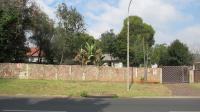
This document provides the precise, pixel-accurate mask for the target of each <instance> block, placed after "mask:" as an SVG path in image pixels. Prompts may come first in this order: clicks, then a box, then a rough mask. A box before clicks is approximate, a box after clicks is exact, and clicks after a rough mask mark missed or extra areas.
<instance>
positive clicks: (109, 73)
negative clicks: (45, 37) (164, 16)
mask: <svg viewBox="0 0 200 112" xmlns="http://www.w3.org/2000/svg"><path fill="white" fill-rule="evenodd" d="M144 71H145V68H132V67H130V77H129V78H130V81H133V82H140V81H141V78H143V77H144ZM147 72H148V75H147V81H148V82H160V75H161V68H154V69H153V68H148V69H147ZM0 78H18V79H41V80H87V81H93V80H98V81H106V82H126V79H127V69H126V68H112V67H95V66H85V67H81V66H79V65H73V66H71V65H41V64H14V63H1V64H0Z"/></svg>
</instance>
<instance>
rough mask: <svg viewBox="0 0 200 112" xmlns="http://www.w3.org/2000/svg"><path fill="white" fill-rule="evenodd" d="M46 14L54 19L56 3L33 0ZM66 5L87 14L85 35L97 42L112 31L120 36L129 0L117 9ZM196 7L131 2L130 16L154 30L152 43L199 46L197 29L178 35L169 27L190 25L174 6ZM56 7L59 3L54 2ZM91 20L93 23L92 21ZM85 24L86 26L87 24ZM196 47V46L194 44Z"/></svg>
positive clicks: (167, 1) (165, 0)
mask: <svg viewBox="0 0 200 112" xmlns="http://www.w3.org/2000/svg"><path fill="white" fill-rule="evenodd" d="M35 1H36V2H37V3H38V4H39V5H40V6H41V8H42V10H43V11H44V12H45V13H47V14H48V15H49V16H50V18H52V19H54V20H55V19H56V15H55V11H56V8H55V7H50V6H49V5H50V4H52V3H54V2H55V1H57V0H35ZM63 1H64V2H65V3H68V5H73V6H75V7H76V6H78V5H81V7H83V8H84V9H86V12H84V13H83V15H84V16H85V18H86V19H88V18H89V19H90V20H89V22H90V23H91V24H89V26H88V28H87V32H88V33H89V34H91V35H93V36H95V37H96V38H98V37H100V34H101V33H103V32H105V31H107V30H109V29H114V30H115V33H119V32H120V30H121V28H122V26H123V20H124V18H125V17H127V10H128V9H127V7H128V3H129V0H119V1H118V3H117V5H115V6H114V5H111V4H109V3H107V2H106V1H100V0H96V1H95V0H94V1H90V2H88V3H87V4H82V3H83V2H82V1H84V0H74V1H70V0H63ZM196 2H197V3H199V4H200V2H199V0H189V1H188V0H182V1H180V0H174V1H171V0H133V3H132V6H131V9H130V13H131V15H138V16H140V17H142V19H143V20H144V21H145V22H146V23H148V24H151V25H152V26H153V27H154V29H155V30H156V35H155V39H156V42H157V43H168V44H169V43H170V42H172V41H173V40H175V39H176V38H178V39H180V40H181V41H183V42H185V43H187V44H190V45H198V44H200V25H195V26H189V27H187V28H179V29H178V30H177V31H173V30H172V29H173V28H172V26H173V24H174V23H176V22H182V23H183V24H184V22H185V21H188V20H189V21H191V20H192V18H193V16H191V15H187V16H185V14H184V13H183V12H180V10H178V9H177V4H179V6H183V7H184V5H186V4H192V3H196ZM57 3H59V2H58V1H57ZM91 20H92V21H91ZM87 24H88V23H87ZM194 43H195V44H194Z"/></svg>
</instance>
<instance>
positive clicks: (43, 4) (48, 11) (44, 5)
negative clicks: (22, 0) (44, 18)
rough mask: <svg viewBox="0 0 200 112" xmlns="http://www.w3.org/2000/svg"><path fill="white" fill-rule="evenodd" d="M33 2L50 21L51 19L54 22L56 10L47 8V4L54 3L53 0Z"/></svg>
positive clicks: (36, 0)
mask: <svg viewBox="0 0 200 112" xmlns="http://www.w3.org/2000/svg"><path fill="white" fill-rule="evenodd" d="M35 2H36V3H37V4H38V5H39V7H40V8H41V9H42V11H44V12H45V13H46V14H48V15H49V17H50V18H51V19H53V20H54V21H55V20H56V14H55V12H56V8H55V7H49V4H52V3H54V2H55V0H35Z"/></svg>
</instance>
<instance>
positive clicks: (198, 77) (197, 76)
mask: <svg viewBox="0 0 200 112" xmlns="http://www.w3.org/2000/svg"><path fill="white" fill-rule="evenodd" d="M194 82H197V83H199V82H200V70H194Z"/></svg>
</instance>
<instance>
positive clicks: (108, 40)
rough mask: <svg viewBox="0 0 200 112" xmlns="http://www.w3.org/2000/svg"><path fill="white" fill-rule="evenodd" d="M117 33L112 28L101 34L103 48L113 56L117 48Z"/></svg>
mask: <svg viewBox="0 0 200 112" xmlns="http://www.w3.org/2000/svg"><path fill="white" fill-rule="evenodd" d="M115 41H116V35H115V33H114V32H113V30H112V29H111V30H110V31H107V32H105V33H103V34H101V38H100V42H101V48H102V50H103V52H104V53H108V54H110V56H111V57H113V54H114V51H115V50H116V42H115Z"/></svg>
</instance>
